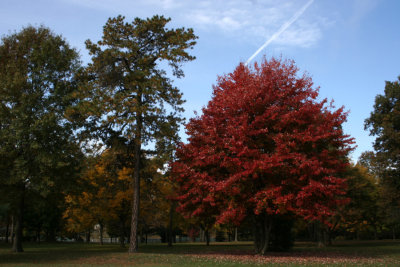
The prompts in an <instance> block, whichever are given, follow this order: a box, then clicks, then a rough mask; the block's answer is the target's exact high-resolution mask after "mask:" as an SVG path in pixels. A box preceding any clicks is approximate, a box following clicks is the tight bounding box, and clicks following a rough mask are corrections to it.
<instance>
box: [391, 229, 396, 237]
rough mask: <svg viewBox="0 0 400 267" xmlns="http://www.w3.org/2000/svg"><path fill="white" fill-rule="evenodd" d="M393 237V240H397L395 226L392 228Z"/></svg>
mask: <svg viewBox="0 0 400 267" xmlns="http://www.w3.org/2000/svg"><path fill="white" fill-rule="evenodd" d="M392 237H393V240H396V231H395V227H394V226H393V228H392Z"/></svg>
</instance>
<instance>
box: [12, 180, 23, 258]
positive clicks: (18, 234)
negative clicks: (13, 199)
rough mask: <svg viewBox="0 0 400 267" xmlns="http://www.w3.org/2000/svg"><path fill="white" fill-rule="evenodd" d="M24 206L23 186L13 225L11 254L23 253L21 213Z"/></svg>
mask: <svg viewBox="0 0 400 267" xmlns="http://www.w3.org/2000/svg"><path fill="white" fill-rule="evenodd" d="M24 205H25V185H22V186H21V187H20V193H19V203H18V208H17V215H16V223H15V237H14V242H13V248H12V251H13V252H23V251H24V250H23V249H22V227H23V213H24Z"/></svg>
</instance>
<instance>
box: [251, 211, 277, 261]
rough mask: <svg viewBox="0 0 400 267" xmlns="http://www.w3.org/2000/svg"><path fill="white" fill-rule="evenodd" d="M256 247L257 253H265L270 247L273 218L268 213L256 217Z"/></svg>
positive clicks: (254, 231) (254, 232) (254, 230)
mask: <svg viewBox="0 0 400 267" xmlns="http://www.w3.org/2000/svg"><path fill="white" fill-rule="evenodd" d="M253 223H254V228H253V234H254V247H255V252H256V254H261V255H265V253H266V252H267V251H268V249H269V242H270V238H271V229H272V219H271V218H270V217H269V216H268V215H266V214H265V215H258V216H255V217H254V222H253Z"/></svg>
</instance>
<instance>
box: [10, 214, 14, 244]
mask: <svg viewBox="0 0 400 267" xmlns="http://www.w3.org/2000/svg"><path fill="white" fill-rule="evenodd" d="M14 222H15V219H14V214H13V215H11V230H10V239H11V245H13V244H14V229H15V228H14Z"/></svg>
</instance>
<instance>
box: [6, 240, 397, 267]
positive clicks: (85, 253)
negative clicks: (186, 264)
mask: <svg viewBox="0 0 400 267" xmlns="http://www.w3.org/2000/svg"><path fill="white" fill-rule="evenodd" d="M24 250H25V252H23V253H13V252H11V247H10V246H9V245H8V246H7V245H6V244H4V243H2V244H0V265H2V264H71V263H72V264H79V263H81V262H83V263H86V264H94V265H99V264H115V265H117V266H118V265H126V264H132V263H134V262H135V261H136V260H137V259H143V261H145V262H146V261H147V259H150V258H152V261H154V258H155V259H157V258H159V259H160V261H162V258H173V257H178V256H179V257H181V256H183V257H185V256H186V257H195V258H196V257H197V258H198V257H200V258H204V257H211V258H213V257H224V258H226V259H228V260H241V261H242V260H243V261H250V262H251V261H252V260H255V259H260V258H263V257H261V256H258V255H255V254H254V250H253V245H252V243H250V242H239V243H234V242H232V243H212V244H211V245H210V246H206V245H205V244H202V243H183V244H182V243H179V244H174V245H173V246H172V247H168V246H167V245H165V244H149V245H145V244H142V245H140V246H139V252H140V253H139V254H135V255H129V254H128V253H127V248H120V247H119V246H118V245H117V244H111V245H110V244H107V245H103V246H101V245H98V244H85V243H41V244H37V243H24ZM264 258H268V259H270V260H283V261H287V262H296V261H298V260H299V259H301V260H305V261H307V260H310V261H313V260H316V261H320V260H323V259H324V260H328V261H333V262H335V261H338V260H339V261H340V260H350V261H356V260H358V259H361V260H371V259H372V260H374V259H383V258H390V259H393V260H396V261H397V260H399V261H400V242H399V241H362V242H355V241H343V242H337V243H335V244H334V245H333V246H330V247H326V248H318V247H316V246H315V244H313V243H306V242H302V243H296V246H295V247H294V249H293V250H292V251H289V252H269V253H267V255H265V256H264Z"/></svg>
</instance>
